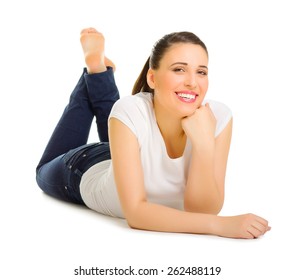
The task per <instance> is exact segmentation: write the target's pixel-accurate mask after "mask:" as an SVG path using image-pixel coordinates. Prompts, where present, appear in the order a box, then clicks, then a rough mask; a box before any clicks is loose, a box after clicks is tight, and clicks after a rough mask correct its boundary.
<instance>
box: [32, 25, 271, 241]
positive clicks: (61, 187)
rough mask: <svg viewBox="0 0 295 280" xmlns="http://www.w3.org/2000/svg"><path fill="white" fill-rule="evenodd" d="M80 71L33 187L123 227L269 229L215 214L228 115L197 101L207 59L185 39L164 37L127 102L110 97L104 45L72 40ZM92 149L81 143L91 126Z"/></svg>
mask: <svg viewBox="0 0 295 280" xmlns="http://www.w3.org/2000/svg"><path fill="white" fill-rule="evenodd" d="M81 44H82V48H83V51H84V55H85V62H86V65H87V68H86V69H84V71H83V74H82V76H81V78H80V80H79V82H78V84H77V86H76V88H75V89H74V91H73V92H72V94H71V97H70V101H69V104H68V105H67V107H66V108H65V111H64V113H63V115H62V117H61V119H60V121H59V123H58V124H57V126H56V128H55V130H54V132H53V135H52V137H51V138H50V140H49V143H48V145H47V147H46V149H45V152H44V154H43V156H42V158H41V160H40V163H39V165H38V167H37V182H38V185H39V187H40V188H41V189H42V190H43V191H44V192H46V193H48V194H49V195H51V196H54V197H56V198H59V199H62V200H65V201H70V202H73V203H78V204H84V205H86V206H87V207H89V208H91V209H93V210H95V211H97V212H99V213H102V214H106V215H110V216H115V217H121V218H126V220H127V222H128V224H129V226H130V227H132V228H137V229H144V230H154V231H168V232H183V233H184V232H187V233H200V234H213V235H218V236H224V237H232V238H257V237H259V236H261V235H263V234H265V233H266V232H267V231H268V230H270V227H269V226H268V222H267V221H266V220H265V219H263V218H261V217H259V216H256V215H253V214H245V215H239V216H227V217H222V216H218V213H219V212H220V210H221V208H222V205H223V201H224V181H225V174H226V164H227V158H228V152H229V147H230V140H231V131H232V115H231V111H230V110H229V109H228V107H227V106H225V105H224V104H222V103H219V102H214V101H208V102H205V101H204V98H205V95H206V92H207V89H208V53H207V49H206V46H205V45H204V43H203V42H202V41H201V40H200V39H199V38H198V37H197V36H196V35H194V34H192V33H190V32H178V33H172V34H168V35H166V36H164V37H163V38H162V39H160V40H159V41H158V42H157V43H156V44H155V45H154V48H153V50H152V53H151V55H150V57H149V58H148V60H147V62H146V64H145V66H144V68H143V70H142V73H141V74H140V76H139V78H138V80H137V81H136V83H135V86H134V90H133V95H130V96H126V97H124V98H122V99H119V93H118V90H117V87H116V84H115V81H114V76H113V70H114V67H115V66H114V64H113V63H112V62H111V61H110V60H109V59H107V58H106V57H105V56H104V37H103V35H102V34H101V33H99V32H97V31H96V30H95V29H93V28H88V29H84V30H82V32H81ZM94 117H95V118H96V123H97V129H98V134H99V138H100V142H98V143H93V144H87V139H88V135H89V131H90V127H91V123H92V120H93V118H94Z"/></svg>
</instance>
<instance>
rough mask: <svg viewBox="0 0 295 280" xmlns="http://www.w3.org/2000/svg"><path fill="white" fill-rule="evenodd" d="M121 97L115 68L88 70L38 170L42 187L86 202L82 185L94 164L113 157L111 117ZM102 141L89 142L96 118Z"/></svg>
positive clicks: (38, 178) (55, 195) (38, 177)
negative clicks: (113, 69)
mask: <svg viewBox="0 0 295 280" xmlns="http://www.w3.org/2000/svg"><path fill="white" fill-rule="evenodd" d="M118 99H119V92H118V89H117V86H116V84H115V80H114V75H113V71H112V69H111V68H110V67H108V69H107V71H106V72H103V73H99V74H87V72H86V69H84V71H83V74H82V76H81V78H80V79H79V81H78V83H77V85H76V87H75V89H74V91H73V92H72V94H71V96H70V100H69V103H68V105H67V106H66V108H65V110H64V112H63V114H62V116H61V118H60V120H59V122H58V124H57V126H56V128H55V130H54V131H53V134H52V136H51V138H50V140H49V142H48V144H47V146H46V148H45V151H44V153H43V155H42V157H41V160H40V162H39V164H38V166H37V169H36V180H37V183H38V185H39V187H40V188H41V189H42V190H43V191H44V192H45V193H47V194H49V195H51V196H53V197H55V198H58V199H61V200H64V201H68V202H73V203H77V204H84V202H83V200H82V198H81V194H80V189H79V184H80V181H81V177H82V175H83V173H84V172H85V171H86V170H87V169H88V168H90V167H91V166H92V165H94V164H96V163H98V162H101V161H103V160H107V159H110V158H111V156H110V150H109V144H108V117H109V114H110V111H111V109H112V106H113V104H114V103H115V102H116V101H117V100H118ZM94 117H95V118H96V124H97V131H98V136H99V140H100V142H99V143H93V144H87V140H88V136H89V132H90V128H91V124H92V121H93V118H94Z"/></svg>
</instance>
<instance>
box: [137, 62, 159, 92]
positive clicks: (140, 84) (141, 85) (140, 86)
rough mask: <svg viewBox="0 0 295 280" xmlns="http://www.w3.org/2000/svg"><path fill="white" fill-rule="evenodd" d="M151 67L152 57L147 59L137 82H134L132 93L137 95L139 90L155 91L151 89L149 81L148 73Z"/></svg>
mask: <svg viewBox="0 0 295 280" xmlns="http://www.w3.org/2000/svg"><path fill="white" fill-rule="evenodd" d="M149 68H150V57H149V58H148V59H147V61H146V63H145V65H144V66H143V68H142V70H141V73H140V74H139V76H138V78H137V80H136V82H135V83H134V86H133V89H132V95H135V94H137V93H139V92H151V93H154V90H153V89H151V88H150V87H149V85H148V83H147V79H146V75H147V72H148V70H149Z"/></svg>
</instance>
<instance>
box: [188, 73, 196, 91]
mask: <svg viewBox="0 0 295 280" xmlns="http://www.w3.org/2000/svg"><path fill="white" fill-rule="evenodd" d="M185 86H187V87H189V88H191V89H194V88H196V87H197V86H198V81H197V77H196V74H195V73H188V74H187V76H186V79H185Z"/></svg>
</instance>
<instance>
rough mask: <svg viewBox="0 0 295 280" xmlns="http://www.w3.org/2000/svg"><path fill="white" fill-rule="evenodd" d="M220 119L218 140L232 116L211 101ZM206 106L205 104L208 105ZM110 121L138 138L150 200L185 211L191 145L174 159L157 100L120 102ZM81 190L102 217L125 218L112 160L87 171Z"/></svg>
mask: <svg viewBox="0 0 295 280" xmlns="http://www.w3.org/2000/svg"><path fill="white" fill-rule="evenodd" d="M206 102H208V103H209V104H210V108H211V110H212V111H213V113H214V115H215V118H216V120H217V125H216V131H215V137H216V136H218V134H219V133H220V132H221V131H222V130H223V129H224V128H225V126H226V125H227V124H228V122H229V121H230V119H231V117H232V114H231V111H230V109H229V108H228V107H227V106H226V105H224V104H222V103H219V102H216V101H210V100H207V101H206ZM204 103H205V102H204ZM109 118H117V119H119V120H120V121H121V122H123V123H124V124H125V125H126V126H128V127H129V128H130V130H131V131H132V132H133V133H134V134H135V136H136V137H137V139H138V143H139V148H140V156H141V163H142V167H143V171H144V185H145V191H146V195H147V200H148V201H150V202H153V203H158V204H162V205H165V206H168V207H172V208H176V209H183V194H184V187H185V185H186V178H187V175H188V169H189V163H190V158H191V143H190V141H189V140H187V143H186V146H185V150H184V153H183V155H182V156H181V157H179V158H175V159H171V158H170V157H169V156H168V154H167V151H166V146H165V142H164V139H163V138H162V135H161V132H160V130H159V127H158V125H157V122H156V118H155V114H154V109H153V97H152V94H150V93H138V94H136V95H131V96H126V97H123V98H121V99H119V100H118V101H117V102H116V103H115V104H114V106H113V108H112V111H111V113H110V117H109ZM80 191H81V195H82V198H83V201H84V202H85V204H86V205H87V206H88V207H89V208H91V209H93V210H95V211H97V212H99V213H102V214H106V215H110V216H113V217H121V218H124V215H123V212H122V209H121V205H120V201H119V198H118V194H117V189H116V185H115V181H114V174H113V168H112V162H111V160H107V161H103V162H100V163H98V164H96V165H94V166H92V167H91V168H90V169H89V170H87V171H86V172H85V173H84V174H83V176H82V180H81V184H80Z"/></svg>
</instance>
